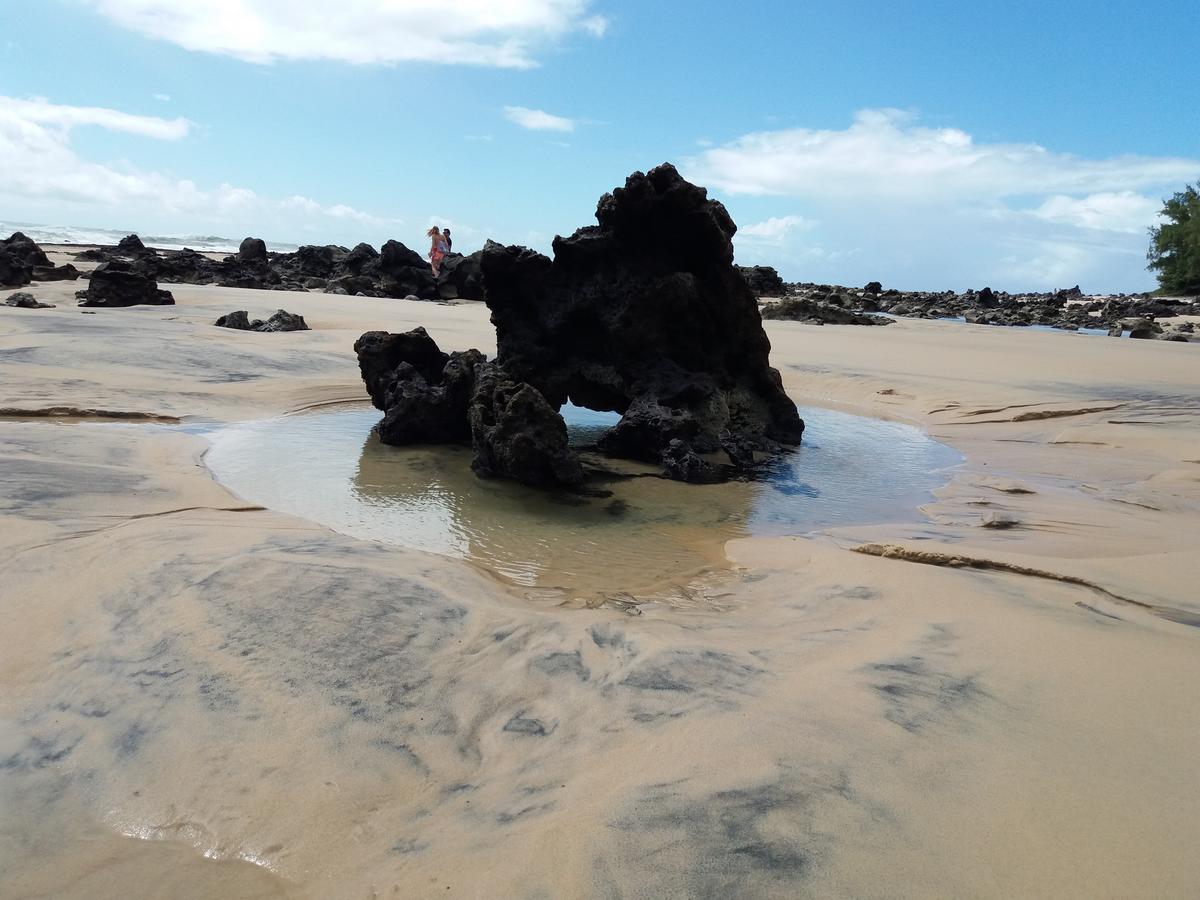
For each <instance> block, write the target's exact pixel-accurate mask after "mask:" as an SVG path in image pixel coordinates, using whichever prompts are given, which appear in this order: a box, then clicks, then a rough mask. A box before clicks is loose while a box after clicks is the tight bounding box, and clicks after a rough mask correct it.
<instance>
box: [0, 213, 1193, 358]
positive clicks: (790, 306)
mask: <svg viewBox="0 0 1200 900" xmlns="http://www.w3.org/2000/svg"><path fill="white" fill-rule="evenodd" d="M499 246H500V245H499V244H495V243H494V242H492V241H488V242H487V245H485V247H484V249H482V250H478V251H476V252H475V253H472V254H470V255H466V256H464V255H461V254H451V255H450V256H448V257H447V258H446V259H445V260H444V261H443V263H442V267H441V272H440V273H439V275H438V276H437V277H434V275H433V273H432V271H430V267H429V264H428V263H427V262H426V260H425V259H423V258H422V257H421V256H420V255H419V254H417V253H416V252H415V251H413V250H410V249H409V248H408V247H406V246H405V245H404V244H402V243H400V242H399V241H396V240H389V241H387V242H385V243H384V244H383V246H382V247H381V248H380V249H379V250H376V249H375V248H374V247H372V246H371V245H369V244H365V243H363V244H358V245H356V246H355V247H353V248H346V247H343V246H340V245H335V244H327V245H305V246H302V247H299V248H298V249H297V250H296V251H295V252H292V253H276V252H269V251H268V250H267V246H266V243H265V242H264V241H263V240H261V239H260V238H253V237H248V238H246V239H244V240H243V241H242V243H241V245H240V247H239V249H238V252H237V253H234V254H230V255H228V256H226V257H224V258H214V255H213V254H208V253H201V252H198V251H196V250H191V249H187V248H185V249H183V250H155V249H153V248H150V247H147V246H145V244H144V243H143V242H142V240H141V239H140V238H139V237H138V236H137V235H136V234H131V235H129V236H128V237H126V238H124V239H122V240H121V241H120V242H118V243H117V244H116V245H115V246H112V247H93V248H89V249H86V250H81V251H79V252H77V253H75V254H74V256H75V259H76V261H78V262H85V263H99V265H97V266H96V267H95V268H93V269H92V270H91V271H88V270H87V269H86V268H85V269H83V270H80V269H78V268H76V267H75V266H74V265H72V264H70V263H67V264H64V265H58V266H56V265H54V264H53V263H52V262H51V261H50V259H49V257H47V255H46V253H45V251H44V250H43V249H42V248H41V247H39V246H38V245H37V244H36V243H35V242H34V241H33V240H31V239H30V238H28V237H27V236H26V235H24V234H22V233H21V232H15V233H14V234H13V235H12V236H11V237H8V238H4V239H0V288H21V287H26V286H27V285H30V284H31V283H33V282H46V281H68V280H69V281H74V280H76V279H83V280H88V281H90V282H91V284H89V287H88V288H87V289H86V290H81V291H79V292H77V295H76V296H77V297H78V298H79V300H80V304H79V305H80V306H107V307H111V306H131V305H140V304H160V305H161V304H171V303H172V302H173V301H172V299H171V294H170V292H169V291H166V290H162V289H160V288H159V287H158V284H159V283H160V282H162V283H167V284H195V285H203V284H214V285H217V286H219V287H236V288H249V289H253V290H277V291H320V292H323V293H326V294H333V295H342V296H358V297H375V298H394V299H408V300H429V301H447V300H470V301H484V300H485V299H486V298H485V289H484V276H483V256H484V253H485V252H486V251H487V249H488V248H489V247H493V248H494V247H499ZM734 268H735V269H736V271H737V272H738V273H740V275H741V279H742V281H744V282H745V284H746V286H747V287H748V288H749V290H750V291H751V292H752V293H753V294H754V295H755V296H757V297H758V298H759V299H760V307H761V312H762V317H763V318H764V319H775V320H787V321H796V322H803V323H805V324H812V325H887V324H888V323H889V322H891V321H893V320H894V319H896V318H915V319H947V320H961V321H963V322H966V323H969V324H974V325H997V326H1007V327H1029V326H1041V327H1048V328H1057V329H1062V330H1065V331H1078V330H1080V329H1088V330H1103V331H1105V332H1107V333H1108V334H1109V335H1110V336H1113V337H1123V336H1128V337H1131V338H1140V339H1153V340H1163V341H1177V342H1200V331H1197V330H1196V323H1194V322H1191V321H1164V320H1177V319H1180V318H1181V317H1187V316H1200V297H1159V296H1155V295H1152V294H1148V293H1141V294H1124V293H1120V294H1085V293H1084V292H1083V291H1082V290H1081V289H1080V288H1079V286H1078V285H1076V286H1075V287H1072V288H1068V289H1064V290H1057V291H1049V292H1042V293H1037V292H1025V293H1009V292H1006V291H994V290H992V289H991V288H990V287H985V288H982V289H981V290H974V289H970V290H966V291H964V292H962V293H959V292H957V291H953V290H947V291H936V292H934V291H900V290H896V289H893V288H888V289H885V288H884V287H883V285H882V284H881V283H880V282H878V281H872V282H870V283H868V284H867V285H865V286H864V287H862V288H853V287H847V286H844V285H836V284H816V283H812V282H785V281H784V280H783V279H782V278H781V277H780V275H779V273H778V271H776V270H775V269H774V268H773V267H771V266H735V267H734ZM9 305H14V306H15V305H25V304H17V303H14V304H9Z"/></svg>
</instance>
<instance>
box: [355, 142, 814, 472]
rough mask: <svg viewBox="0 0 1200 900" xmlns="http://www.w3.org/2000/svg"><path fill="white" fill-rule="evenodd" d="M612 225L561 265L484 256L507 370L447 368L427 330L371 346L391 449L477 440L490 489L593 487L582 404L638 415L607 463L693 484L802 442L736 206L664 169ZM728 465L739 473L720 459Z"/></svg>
mask: <svg viewBox="0 0 1200 900" xmlns="http://www.w3.org/2000/svg"><path fill="white" fill-rule="evenodd" d="M596 218H597V220H598V222H599V225H595V226H589V227H586V228H581V229H580V230H579V231H577V232H576V233H575V234H574V235H572V236H571V237H569V238H556V239H555V241H554V254H555V258H554V259H553V260H550V259H549V258H547V257H545V256H542V255H541V254H539V253H535V252H533V251H532V250H528V249H526V248H524V247H515V246H514V247H503V246H501V245H499V244H495V243H492V242H488V244H487V245H486V246H485V247H484V250H483V253H482V258H481V270H482V281H483V287H484V298H485V301H486V302H487V304H488V306H489V307H490V308H491V310H492V322H493V324H494V325H495V326H496V334H497V342H498V348H499V353H498V356H497V359H496V361H495V362H487V361H485V360H484V359H483V357H482V356H481V355H480V354H478V353H477V352H476V351H468V352H467V353H466V354H452V355H449V356H447V355H446V354H444V353H442V352H441V351H440V350H439V349H438V348H437V345H436V344H435V343H434V342H433V340H432V339H431V338H430V337H429V336H428V335H427V334H426V333H425V331H424V330H423V329H417V330H416V331H412V332H408V333H407V334H400V335H397V334H386V333H384V332H368V333H367V334H364V335H363V336H362V337H361V338H360V339H359V340H358V342H357V343H356V344H355V350H356V352H357V353H358V358H359V365H360V368H361V370H362V375H363V380H364V382H365V383H366V385H367V390H368V392H369V393H370V394H371V399H372V401H373V402H374V404H375V405H376V407H378V408H379V409H381V410H383V411H384V412H385V415H384V419H383V421H382V422H381V423H380V425H379V434H380V436H381V438H382V439H383V440H384V441H385V442H386V443H396V444H403V443H415V442H442V441H459V442H466V441H467V440H469V441H470V443H471V445H472V447H473V449H474V461H473V467H474V468H475V470H476V471H477V472H479V473H480V474H481V475H487V476H503V477H510V478H516V479H517V480H520V481H523V482H526V483H529V484H538V485H558V486H567V487H579V486H580V484H581V483H582V482H583V469H582V466H581V465H580V463H579V460H578V458H577V457H576V456H575V454H574V453H573V452H572V451H571V449H570V447H569V446H568V443H567V431H566V426H565V425H564V423H563V421H562V418H561V416H560V415H559V414H558V409H559V408H560V407H561V406H562V404H564V403H565V402H567V400H568V399H570V400H572V401H573V402H575V403H577V404H579V405H581V406H587V407H590V408H592V409H597V410H614V411H616V412H619V413H621V414H622V417H621V420H620V422H618V424H617V425H616V426H615V427H614V428H613V429H612V430H611V431H610V432H609V433H608V434H607V435H605V436H604V437H603V438H602V439H601V441H600V442H599V449H600V451H601V452H603V453H605V454H608V455H610V456H620V457H628V458H633V459H639V460H647V461H651V462H656V463H659V464H661V465H662V466H663V470H664V472H665V474H667V475H668V476H669V477H672V478H677V479H680V480H685V481H716V480H722V479H725V478H728V477H730V475H731V473H733V472H736V471H746V470H750V469H753V468H754V467H755V465H756V459H755V453H763V452H766V453H773V452H776V451H779V450H781V449H782V447H783V446H784V445H785V444H794V443H797V442H799V440H800V437H801V435H802V433H803V429H804V423H803V422H802V421H801V420H800V417H799V415H798V414H797V412H796V407H795V405H794V404H793V403H792V402H791V400H789V399H788V397H787V395H786V394H785V393H784V392H783V387H782V380H781V378H780V376H779V373H778V372H777V371H775V370H774V369H772V368H771V367H770V365H769V363H768V355H769V352H770V344H769V342H768V341H767V337H766V334H765V333H764V332H763V329H762V320H761V319H760V317H759V313H758V306H757V301H756V299H755V297H754V294H753V293H752V291H751V290H750V288H749V287H748V285H747V283H746V281H745V279H744V278H743V276H742V274H741V273H740V272H739V271H738V270H737V269H736V268H735V267H734V265H733V246H732V237H733V234H734V231H735V230H736V226H734V224H733V222H732V220H730V218H729V215H728V213H727V212H726V211H725V208H724V207H723V206H722V205H721V204H720V203H717V202H716V201H712V200H709V199H708V198H707V195H706V193H705V191H704V190H703V189H702V188H698V187H696V186H694V185H691V184H689V183H688V182H686V181H684V180H683V179H682V178H681V177H680V176H679V174H678V172H676V171H675V169H674V168H673V167H672V166H669V165H664V166H659V167H658V168H656V169H653V170H651V171H650V172H649V173H647V174H642V173H640V172H638V173H635V174H634V175H631V176H630V177H629V179H628V180H627V181H626V183H625V186H624V187H623V188H618V189H616V190H615V191H614V192H613V193H612V194H605V195H604V196H603V197H602V198H601V199H600V203H599V206H598V207H597V211H596ZM464 264H465V263H464ZM467 383H469V384H470V386H471V389H470V391H469V392H468V391H467V390H466V389H465V387H464V385H465V384H467ZM468 394H469V399H467V398H468ZM464 410H465V411H466V419H467V420H468V422H469V427H468V428H467V430H466V434H464V432H463V429H462V427H461V423H462V421H463V416H462V413H463V411H464ZM721 450H724V452H725V454H726V455H727V456H728V458H729V461H730V465H723V464H718V463H716V462H714V461H713V460H711V459H707V458H705V456H706V455H708V454H713V453H716V452H718V451H721Z"/></svg>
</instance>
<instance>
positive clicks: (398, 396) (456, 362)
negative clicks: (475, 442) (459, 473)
mask: <svg viewBox="0 0 1200 900" xmlns="http://www.w3.org/2000/svg"><path fill="white" fill-rule="evenodd" d="M354 352H355V353H357V354H358V366H359V370H360V371H361V373H362V377H363V383H364V384H366V386H367V392H368V393H369V394H370V395H371V402H372V403H373V404H375V408H376V409H379V410H382V411H383V412H384V417H383V420H382V421H381V422H380V423H379V426H378V431H379V439H380V440H381V441H383V442H384V443H385V444H395V445H400V446H403V445H406V444H447V443H450V444H452V443H462V444H465V443H469V442H470V440H471V426H470V423H469V420H468V407H469V405H470V403H471V397H472V396H473V395H474V393H475V369H476V367H477V366H479V365H481V364H482V363H483V362H484V356H483V354H481V353H480V352H479V351H478V350H468V351H466V352H465V353H453V354H446V353H443V352H442V351H441V350H440V349H439V348H438V345H437V344H436V343H435V342H434V340H433V338H431V337H430V336H429V334H428V333H427V332H426V331H425V329H424V328H414V329H413V330H412V331H408V332H404V333H401V334H388V333H387V332H384V331H368V332H367V333H366V334H364V335H363V336H362V337H360V338H359V339H358V340H357V341H355V343H354Z"/></svg>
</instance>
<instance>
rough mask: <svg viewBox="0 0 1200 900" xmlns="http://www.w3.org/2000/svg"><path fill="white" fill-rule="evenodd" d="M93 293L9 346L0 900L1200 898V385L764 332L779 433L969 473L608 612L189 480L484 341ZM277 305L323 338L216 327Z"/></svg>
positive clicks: (366, 301)
mask: <svg viewBox="0 0 1200 900" xmlns="http://www.w3.org/2000/svg"><path fill="white" fill-rule="evenodd" d="M67 258H68V257H66V256H59V255H55V262H61V261H65V260H66V259H67ZM79 286H80V285H78V284H76V283H72V282H60V283H53V284H46V285H35V286H34V287H33V293H34V294H35V295H36V296H37V298H38V299H40V300H45V301H47V302H50V303H56V304H58V305H57V308H55V309H43V310H26V309H8V308H3V307H0V415H2V416H3V418H2V419H0V421H2V423H3V424H2V426H0V429H2V430H0V484H2V490H0V585H3V590H2V591H0V596H2V597H3V610H4V620H5V626H4V628H3V629H0V873H3V875H0V879H2V880H0V894H2V895H4V896H6V897H22V898H34V897H39V898H40V897H47V898H48V897H72V898H98V897H118V896H127V895H128V893H127V890H126V889H127V886H128V885H129V884H131V883H137V884H141V885H148V886H152V891H153V892H152V893H151V894H145V895H144V896H161V897H173V898H210V897H214V898H215V897H297V898H325V897H350V898H360V897H361V898H369V897H434V896H439V897H445V896H453V897H480V898H483V897H614V898H615V897H630V898H634V897H667V896H690V897H732V896H737V897H742V896H745V897H796V896H814V897H817V896H820V897H830V896H837V897H928V896H954V897H1013V896H1026V897H1033V896H1039V897H1050V896H1053V897H1088V898H1094V897H1187V896H1195V894H1196V892H1197V890H1198V889H1200V856H1198V855H1197V853H1196V846H1197V842H1198V841H1200V783H1198V782H1197V779H1196V777H1195V776H1196V757H1197V746H1198V745H1200V694H1198V693H1197V691H1196V689H1195V685H1196V684H1197V683H1200V628H1198V627H1197V626H1198V625H1200V589H1198V587H1197V585H1200V404H1198V398H1200V347H1197V346H1196V345H1194V344H1190V345H1189V344H1174V343H1164V342H1157V341H1133V340H1119V339H1115V338H1114V339H1109V338H1103V337H1091V336H1083V335H1076V334H1069V333H1050V332H1031V331H1029V330H1024V329H1013V328H988V327H985V326H973V325H958V324H947V323H942V322H933V321H917V320H901V321H898V322H896V323H895V324H893V325H890V326H888V327H886V328H862V327H853V326H825V327H815V326H809V325H802V324H798V323H788V322H770V323H766V330H767V333H768V335H769V337H770V339H771V343H772V347H773V350H772V363H773V364H774V365H775V366H776V367H777V368H779V370H780V371H781V372H782V374H783V379H784V386H785V387H786V389H787V391H788V394H789V395H790V396H791V398H792V399H794V400H795V401H796V402H797V403H800V404H801V405H806V406H815V407H828V408H831V409H835V410H840V411H844V412H852V413H855V414H858V415H863V416H869V417H874V418H879V419H887V420H894V421H900V422H904V423H908V424H912V425H916V426H919V427H920V428H922V429H924V430H925V431H926V432H927V433H928V435H929V436H931V437H932V438H933V439H935V440H937V441H939V442H942V443H944V444H946V445H948V446H950V447H952V448H954V449H955V450H957V451H958V452H960V453H961V454H962V455H963V457H964V461H963V463H962V464H961V465H959V466H957V467H956V468H954V469H953V470H951V471H949V472H948V473H947V474H946V479H947V480H946V483H945V484H944V485H943V486H942V487H940V488H939V489H937V491H936V492H935V494H934V496H933V497H931V498H930V499H929V501H928V502H927V503H925V504H923V505H921V506H920V507H919V508H913V509H912V510H911V517H910V518H909V519H908V521H904V522H892V523H888V524H873V525H860V526H844V527H837V528H830V529H824V530H821V531H818V532H816V533H813V534H808V535H794V536H784V537H749V538H743V539H738V540H733V541H730V542H729V543H728V544H726V545H725V546H724V548H723V552H722V553H719V554H717V556H723V557H724V559H714V560H713V561H712V565H711V566H709V567H707V568H706V570H705V571H702V572H699V573H697V572H691V573H688V574H687V575H686V576H681V577H680V578H679V580H678V583H676V584H673V585H667V587H666V588H665V589H663V590H660V591H657V592H655V594H654V596H652V597H648V598H639V597H636V596H635V597H632V598H629V597H621V598H617V597H613V598H610V599H611V602H607V601H606V600H605V598H604V596H603V586H602V585H600V586H599V589H598V590H597V592H596V593H595V594H594V595H589V596H588V597H587V598H581V596H580V595H579V593H578V592H576V591H572V590H562V591H553V590H546V589H541V588H539V589H538V590H529V589H525V588H522V586H521V585H519V584H514V583H513V582H512V581H511V580H510V579H505V578H503V577H499V576H498V575H497V574H496V573H493V572H489V571H488V569H487V567H486V566H484V565H481V564H479V563H478V562H473V561H470V560H459V559H453V558H448V557H446V556H441V555H436V554H432V553H423V552H420V551H417V550H410V549H405V548H403V547H397V546H392V545H388V544H383V543H376V542H371V541H366V540H361V539H356V538H353V537H350V536H347V535H345V534H341V533H338V532H335V531H333V530H330V529H328V528H326V527H323V526H322V525H320V524H317V523H315V522H311V521H307V520H305V519H302V518H299V517H295V516H291V515H288V514H285V513H283V512H280V511H278V510H274V509H269V508H263V507H262V506H261V505H258V504H255V503H253V502H251V501H248V500H247V499H246V498H244V497H240V496H237V495H235V494H234V493H232V492H230V491H229V490H227V489H226V488H225V487H223V486H222V485H221V484H220V483H218V482H217V481H216V480H214V478H213V476H212V474H211V473H210V471H209V469H208V468H207V467H206V465H205V462H204V459H203V455H204V453H205V451H206V448H207V447H208V446H209V444H208V440H207V439H206V437H205V432H206V430H207V429H211V428H213V427H217V426H220V425H222V424H224V423H234V422H249V421H254V420H261V419H268V418H271V417H275V416H281V415H285V414H292V413H297V412H300V411H303V410H311V409H314V408H320V407H321V406H322V405H325V404H336V403H338V402H343V401H358V402H361V401H363V400H365V392H364V388H363V383H362V380H361V378H360V376H359V371H358V368H357V364H356V360H355V356H354V352H353V350H352V346H353V343H354V341H355V339H356V338H357V337H358V336H359V335H360V334H361V333H362V332H364V331H367V330H371V329H383V330H388V331H402V330H407V329H410V328H412V327H414V326H416V325H423V326H425V327H426V328H427V329H428V330H429V332H430V334H431V335H433V336H434V337H435V339H436V340H437V341H438V342H439V344H440V345H441V346H442V347H443V348H444V349H448V350H453V349H466V348H469V347H475V348H478V349H480V350H481V351H483V352H484V353H493V352H494V350H495V334H494V331H493V330H492V327H491V325H490V324H489V321H488V310H487V308H486V307H485V306H484V305H483V304H481V303H457V304H438V303H429V302H420V303H418V302H408V301H403V300H391V299H374V298H364V297H348V296H331V295H325V294H320V293H298V292H288V291H270V292H268V291H253V290H241V289H236V288H220V287H213V286H190V285H183V284H172V285H169V287H170V289H171V290H172V292H173V293H174V296H175V299H176V304H177V305H175V306H173V307H135V308H128V309H98V310H95V311H93V312H87V313H85V312H84V311H82V310H80V309H77V308H76V307H75V305H74V299H73V295H74V291H75V290H76V289H77V287H79ZM279 307H283V308H285V309H287V310H289V311H291V312H295V313H299V314H301V315H303V316H304V317H305V319H306V320H307V322H308V324H309V325H310V326H311V327H312V329H313V330H312V331H310V332H295V333H285V334H258V333H247V332H237V331H229V330H226V329H219V328H215V327H213V324H212V323H213V321H214V320H215V319H216V318H217V317H218V316H220V315H223V314H225V313H228V312H230V311H233V310H237V309H247V310H249V311H250V314H251V316H260V317H261V316H266V315H268V314H270V313H271V312H273V311H274V310H275V309H276V308H279ZM50 411H53V414H50ZM805 440H806V441H809V440H812V441H819V440H820V435H819V434H815V433H813V432H812V430H811V429H810V431H809V432H808V433H806V435H805ZM297 489H298V490H302V489H303V486H302V485H298V486H297ZM687 489H688V490H695V491H699V492H702V491H704V490H705V489H706V488H704V487H702V486H697V487H690V488H687ZM614 557H615V558H613V559H612V560H611V564H612V566H613V567H614V568H615V569H619V568H621V567H622V566H623V565H624V564H626V563H625V561H623V559H622V558H620V555H619V554H614Z"/></svg>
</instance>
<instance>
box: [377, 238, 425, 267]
mask: <svg viewBox="0 0 1200 900" xmlns="http://www.w3.org/2000/svg"><path fill="white" fill-rule="evenodd" d="M422 267H424V268H429V263H428V262H427V261H426V260H424V259H422V258H421V256H420V255H419V254H417V253H416V251H414V250H409V249H408V248H407V247H405V246H404V245H403V244H402V243H400V242H399V241H388V242H387V243H385V244H384V245H383V247H382V248H381V249H380V251H379V268H380V270H381V271H384V272H394V271H395V270H397V269H411V268H418V269H419V268H422Z"/></svg>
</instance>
